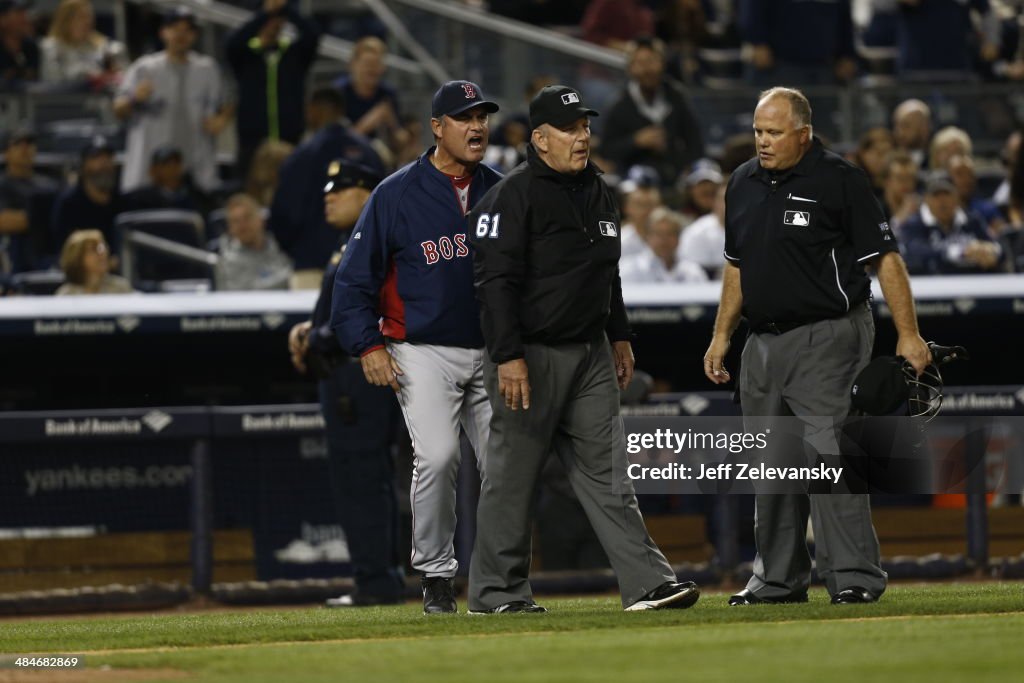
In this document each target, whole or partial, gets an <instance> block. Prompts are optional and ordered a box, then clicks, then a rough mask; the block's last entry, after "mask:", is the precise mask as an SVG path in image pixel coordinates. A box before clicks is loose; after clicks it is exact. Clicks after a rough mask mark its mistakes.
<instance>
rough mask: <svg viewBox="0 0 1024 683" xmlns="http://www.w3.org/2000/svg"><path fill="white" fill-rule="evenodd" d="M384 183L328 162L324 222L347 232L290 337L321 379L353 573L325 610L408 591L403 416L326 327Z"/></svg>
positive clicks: (297, 359)
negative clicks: (351, 588) (394, 447)
mask: <svg viewBox="0 0 1024 683" xmlns="http://www.w3.org/2000/svg"><path fill="white" fill-rule="evenodd" d="M380 181H381V175H380V174H379V173H378V172H377V170H376V169H375V168H373V167H369V166H364V165H361V164H356V163H351V162H345V161H340V160H336V161H333V162H331V164H330V165H329V167H328V176H327V185H326V186H325V187H324V213H325V216H326V219H327V222H328V223H329V224H330V225H331V226H333V227H335V228H337V229H338V230H342V231H343V232H342V235H341V238H340V239H339V247H338V250H337V251H336V252H335V253H334V254H333V255H332V256H331V260H330V264H329V265H328V268H327V271H326V273H325V274H324V279H323V286H322V287H321V289H320V297H319V298H318V299H317V302H316V307H315V308H314V310H313V318H312V320H309V321H307V322H303V323H299V324H298V325H296V326H295V327H293V328H292V330H291V333H290V334H289V335H288V349H289V351H290V352H291V356H292V363H293V364H294V365H295V367H296V369H298V370H299V371H300V372H306V370H307V369H308V370H310V371H311V372H312V373H313V374H314V375H315V376H316V377H317V379H318V380H319V387H318V388H319V394H320V409H321V410H322V411H323V415H324V423H325V424H326V427H327V454H328V464H329V468H330V477H331V488H332V491H333V493H334V500H335V504H336V505H337V508H338V518H339V520H340V522H341V527H342V529H344V530H345V537H346V539H347V540H348V547H349V553H350V554H351V556H352V567H353V574H354V576H355V583H356V589H355V592H353V593H352V594H351V595H343V596H341V597H340V598H332V599H330V600H328V601H327V606H328V607H363V606H368V605H384V604H390V603H395V602H401V601H402V600H403V598H404V595H403V594H404V591H405V582H404V579H403V577H402V570H401V564H402V561H401V559H400V554H399V551H398V499H397V497H396V495H395V484H394V480H395V473H394V466H393V463H392V459H391V441H392V438H393V437H394V435H395V433H396V431H397V429H398V420H399V419H400V413H399V411H398V402H397V401H396V400H395V395H394V392H392V391H389V390H388V389H387V387H375V386H372V385H370V384H369V383H368V382H367V381H366V378H365V377H364V376H363V371H362V368H361V367H360V366H359V363H357V362H355V360H354V359H351V358H349V357H348V356H347V354H345V352H344V351H342V349H341V346H340V345H339V344H338V341H337V339H336V338H335V336H334V333H333V332H332V331H331V328H330V324H329V323H330V316H331V298H332V296H333V293H334V274H335V272H336V271H337V269H338V264H339V263H340V262H341V255H342V252H343V251H344V245H345V242H346V240H347V238H348V235H349V232H348V231H349V230H350V229H351V228H352V226H353V225H355V222H356V220H357V219H358V218H359V214H360V211H361V210H362V208H363V205H364V204H366V201H367V199H369V197H370V191H371V190H372V189H373V188H374V187H375V186H376V185H377V183H379V182H380Z"/></svg>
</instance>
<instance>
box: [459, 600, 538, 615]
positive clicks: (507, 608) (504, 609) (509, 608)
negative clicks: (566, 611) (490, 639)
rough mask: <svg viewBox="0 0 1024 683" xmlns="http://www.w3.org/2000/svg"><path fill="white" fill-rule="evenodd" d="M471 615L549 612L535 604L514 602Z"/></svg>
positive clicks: (476, 611) (474, 611)
mask: <svg viewBox="0 0 1024 683" xmlns="http://www.w3.org/2000/svg"><path fill="white" fill-rule="evenodd" d="M469 613H470V614H547V610H546V609H545V608H543V607H541V606H540V605H538V604H537V603H535V602H526V601H525V600H514V601H513V602H506V603H505V604H504V605H498V606H497V607H492V608H491V609H473V610H470V611H469Z"/></svg>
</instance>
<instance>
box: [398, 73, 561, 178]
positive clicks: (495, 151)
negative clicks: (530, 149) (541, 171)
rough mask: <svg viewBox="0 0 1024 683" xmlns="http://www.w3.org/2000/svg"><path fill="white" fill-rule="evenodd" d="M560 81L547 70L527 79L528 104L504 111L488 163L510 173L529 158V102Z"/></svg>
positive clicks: (493, 136)
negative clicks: (517, 109)
mask: <svg viewBox="0 0 1024 683" xmlns="http://www.w3.org/2000/svg"><path fill="white" fill-rule="evenodd" d="M556 83H558V79H557V78H555V77H554V76H551V75H547V74H544V75H540V76H534V77H533V78H531V79H530V80H529V81H528V82H527V83H526V86H525V87H524V88H523V103H524V108H523V109H520V110H519V111H513V112H510V113H505V114H502V117H501V122H500V123H499V124H498V125H497V126H496V127H495V128H494V132H492V133H491V144H489V145H488V146H487V156H486V157H485V158H484V163H485V164H487V165H488V166H490V167H491V168H493V169H495V170H496V171H500V172H501V173H508V172H509V171H511V170H512V169H513V168H515V167H516V166H518V165H519V164H520V163H522V162H523V161H525V160H526V145H527V143H528V142H529V138H530V116H529V114H527V112H526V105H529V103H530V100H532V99H533V97H534V95H536V94H537V93H539V92H540V91H541V89H542V88H545V87H546V86H549V85H555V84H556ZM399 165H400V164H399Z"/></svg>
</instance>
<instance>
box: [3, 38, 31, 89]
mask: <svg viewBox="0 0 1024 683" xmlns="http://www.w3.org/2000/svg"><path fill="white" fill-rule="evenodd" d="M37 80H39V45H37V44H36V41H34V40H32V39H31V38H25V39H23V40H22V41H21V49H20V50H19V51H18V52H17V53H10V52H8V51H7V50H6V49H5V48H3V47H0V92H3V91H7V92H10V91H17V90H21V89H22V88H23V87H24V85H25V83H27V82H31V81H37Z"/></svg>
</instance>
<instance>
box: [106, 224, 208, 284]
mask: <svg viewBox="0 0 1024 683" xmlns="http://www.w3.org/2000/svg"><path fill="white" fill-rule="evenodd" d="M115 227H116V229H117V233H118V236H119V239H120V243H121V245H122V246H121V257H122V262H123V268H124V274H125V276H126V277H128V278H129V279H130V280H131V281H132V284H133V285H134V286H135V287H136V288H138V289H141V290H143V291H157V290H166V289H167V288H168V287H169V285H165V284H162V283H165V282H166V281H169V280H200V281H202V280H210V279H212V273H211V272H210V267H209V266H208V265H205V264H202V263H197V262H194V261H191V260H188V259H185V258H181V257H179V256H176V255H173V254H168V253H163V252H158V251H156V250H154V249H151V248H149V247H146V246H140V245H135V244H133V243H132V241H131V239H129V238H130V233H133V232H140V233H146V234H149V235H154V236H156V237H162V238H164V239H165V240H170V241H171V242H176V243H178V244H182V245H185V246H189V247H195V248H197V249H205V247H206V235H205V228H204V225H203V218H202V216H200V215H199V214H198V213H195V212H194V211H182V210H179V209H157V210H151V211H126V212H125V213H122V214H120V215H118V217H117V220H116V221H115ZM172 288H173V287H172Z"/></svg>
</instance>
